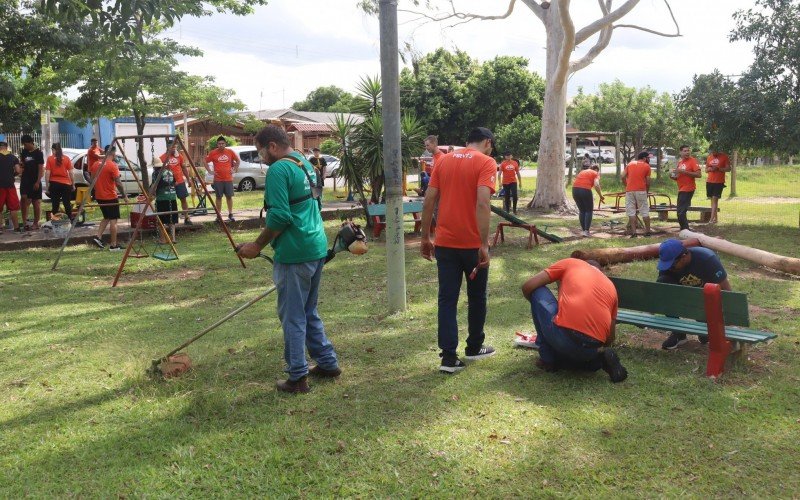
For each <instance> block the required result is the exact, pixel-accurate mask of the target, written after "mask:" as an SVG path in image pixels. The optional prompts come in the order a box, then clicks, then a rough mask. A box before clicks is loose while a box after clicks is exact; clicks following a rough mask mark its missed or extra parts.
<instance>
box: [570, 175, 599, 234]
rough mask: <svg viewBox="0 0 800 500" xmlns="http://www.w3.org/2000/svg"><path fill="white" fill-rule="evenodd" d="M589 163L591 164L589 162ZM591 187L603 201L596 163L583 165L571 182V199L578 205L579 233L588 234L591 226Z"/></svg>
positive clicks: (592, 203) (592, 205) (592, 199)
mask: <svg viewBox="0 0 800 500" xmlns="http://www.w3.org/2000/svg"><path fill="white" fill-rule="evenodd" d="M590 165H591V164H590ZM592 188H594V190H595V191H597V196H599V197H600V202H601V203H602V202H603V201H605V198H604V197H603V191H601V189H600V167H599V166H598V165H597V164H593V165H591V166H588V167H586V166H584V167H583V170H581V171H580V172H579V173H578V175H576V176H575V182H573V183H572V199H573V200H575V204H576V205H577V206H578V220H579V222H580V223H581V234H582V235H583V236H587V237H588V236H589V229H590V228H591V227H592V215H593V214H594V197H593V196H592Z"/></svg>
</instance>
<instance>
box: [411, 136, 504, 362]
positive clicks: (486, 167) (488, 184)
mask: <svg viewBox="0 0 800 500" xmlns="http://www.w3.org/2000/svg"><path fill="white" fill-rule="evenodd" d="M493 146H494V135H493V134H492V132H491V131H490V130H489V129H487V128H484V127H478V128H476V129H475V130H473V131H472V132H470V134H469V136H468V137H467V147H466V148H465V149H462V150H459V151H458V152H453V153H449V154H447V155H445V156H444V157H443V158H442V159H441V160H440V161H439V162H437V163H436V168H434V170H433V175H432V177H431V182H430V184H429V185H428V192H427V193H426V194H425V203H424V204H423V208H422V242H421V245H420V251H421V253H422V256H423V257H424V258H426V259H428V260H432V258H433V257H434V253H435V256H436V267H437V269H438V272H439V313H438V341H439V348H440V349H441V350H442V352H441V354H440V356H441V358H442V363H441V365H440V366H439V370H440V371H441V372H444V373H455V372H458V371H460V370H463V369H464V366H465V365H464V363H463V362H462V361H461V360H460V359H458V354H457V352H456V349H457V347H458V322H457V306H458V297H459V295H460V293H461V282H462V281H463V280H464V277H465V276H466V277H467V298H468V306H467V307H468V312H467V318H468V322H469V327H468V332H469V334H468V336H467V348H466V350H465V354H466V356H465V359H468V360H476V359H483V358H487V357H489V356H492V355H493V354H494V353H495V350H494V348H493V347H491V346H488V345H484V344H483V341H484V339H485V338H486V335H485V333H484V331H483V326H484V323H485V322H486V285H487V282H488V280H489V219H490V216H491V208H490V198H491V196H492V192H493V191H494V185H495V174H496V169H497V164H496V163H495V161H494V159H493V158H492V157H490V156H487V155H488V154H489V153H491V151H492V147H493ZM437 202H438V203H439V216H438V220H437V225H436V247H435V249H434V243H433V241H432V240H431V234H430V230H431V219H432V216H433V207H434V205H436V203H437Z"/></svg>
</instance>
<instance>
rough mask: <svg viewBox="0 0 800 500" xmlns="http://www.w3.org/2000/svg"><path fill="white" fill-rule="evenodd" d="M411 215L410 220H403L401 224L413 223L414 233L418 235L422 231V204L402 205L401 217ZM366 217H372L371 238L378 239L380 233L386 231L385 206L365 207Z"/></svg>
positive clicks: (372, 205) (371, 205)
mask: <svg viewBox="0 0 800 500" xmlns="http://www.w3.org/2000/svg"><path fill="white" fill-rule="evenodd" d="M406 214H411V215H412V217H413V218H412V219H404V220H403V222H413V223H414V232H415V233H418V232H420V230H421V229H422V202H421V201H406V202H404V203H403V215H406ZM367 215H369V216H370V217H372V236H373V237H375V238H378V237H380V235H381V231H383V230H384V229H386V204H385V203H372V204H369V205H367Z"/></svg>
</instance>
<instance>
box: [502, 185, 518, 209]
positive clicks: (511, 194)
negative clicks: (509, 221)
mask: <svg viewBox="0 0 800 500" xmlns="http://www.w3.org/2000/svg"><path fill="white" fill-rule="evenodd" d="M503 189H504V191H503V210H505V211H506V212H510V211H511V202H512V201H513V202H514V213H517V201H518V200H519V195H518V194H517V183H516V182H512V183H511V184H503Z"/></svg>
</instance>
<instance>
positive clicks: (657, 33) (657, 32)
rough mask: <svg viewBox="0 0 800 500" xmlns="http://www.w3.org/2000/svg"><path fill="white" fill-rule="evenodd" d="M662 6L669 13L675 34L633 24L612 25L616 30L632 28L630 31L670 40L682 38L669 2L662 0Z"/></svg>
mask: <svg viewBox="0 0 800 500" xmlns="http://www.w3.org/2000/svg"><path fill="white" fill-rule="evenodd" d="M664 4H665V5H666V6H667V10H668V11H669V15H670V17H671V18H672V24H674V25H675V33H662V32H661V31H655V30H652V29H650V28H643V27H641V26H637V25H635V24H616V25H614V29H616V28H632V29H635V30H640V31H644V32H647V33H652V34H653V35H658V36H665V37H670V38H675V37H679V36H682V35H681V27H680V25H678V20H677V19H675V13H674V12H672V6H671V5H670V4H669V0H664Z"/></svg>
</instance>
